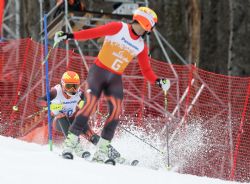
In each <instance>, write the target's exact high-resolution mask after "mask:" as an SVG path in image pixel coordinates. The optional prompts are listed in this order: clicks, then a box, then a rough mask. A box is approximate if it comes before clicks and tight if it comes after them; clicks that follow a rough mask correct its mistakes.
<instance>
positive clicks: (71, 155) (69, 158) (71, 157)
mask: <svg viewBox="0 0 250 184" xmlns="http://www.w3.org/2000/svg"><path fill="white" fill-rule="evenodd" d="M62 157H63V158H64V159H68V160H73V159H74V156H73V154H72V153H63V154H62Z"/></svg>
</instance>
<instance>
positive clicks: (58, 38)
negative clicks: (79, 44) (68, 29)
mask: <svg viewBox="0 0 250 184" xmlns="http://www.w3.org/2000/svg"><path fill="white" fill-rule="evenodd" d="M72 38H74V35H73V34H71V33H65V32H63V31H58V32H56V34H55V36H54V42H55V43H59V42H61V41H63V40H67V39H72Z"/></svg>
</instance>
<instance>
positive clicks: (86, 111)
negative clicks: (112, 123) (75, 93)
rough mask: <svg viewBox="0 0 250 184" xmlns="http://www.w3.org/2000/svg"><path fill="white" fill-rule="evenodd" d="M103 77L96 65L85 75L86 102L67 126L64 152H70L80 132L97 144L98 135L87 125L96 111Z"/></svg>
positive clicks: (77, 140) (75, 144) (76, 142)
mask: <svg viewBox="0 0 250 184" xmlns="http://www.w3.org/2000/svg"><path fill="white" fill-rule="evenodd" d="M103 80H104V79H103V77H102V75H101V73H100V72H99V71H98V70H97V68H96V67H92V68H91V69H90V71H89V75H88V77H87V85H86V89H85V98H86V102H85V104H84V106H83V108H82V109H81V110H79V111H78V112H77V114H76V117H75V119H74V121H73V123H72V125H71V126H70V128H69V134H68V136H67V139H66V140H65V142H64V148H65V149H64V152H72V150H73V149H74V148H75V147H76V146H77V145H78V143H79V139H78V136H79V135H80V134H84V135H85V137H86V138H87V139H88V140H90V141H91V142H92V143H93V144H97V142H98V140H99V137H98V136H97V135H96V134H95V133H94V132H93V131H92V130H91V128H90V127H89V125H88V120H89V117H90V115H91V114H92V113H93V112H95V111H96V105H97V101H98V99H99V98H100V96H101V93H102V86H103Z"/></svg>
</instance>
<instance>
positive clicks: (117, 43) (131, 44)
mask: <svg viewBox="0 0 250 184" xmlns="http://www.w3.org/2000/svg"><path fill="white" fill-rule="evenodd" d="M156 22H157V15H156V14H155V12H154V11H153V10H151V9H150V8H147V7H140V8H138V9H137V10H136V11H135V12H134V14H133V22H132V23H131V24H127V23H123V22H111V23H108V24H106V25H103V26H100V27H96V28H91V29H87V30H82V31H78V32H74V33H73V34H71V33H65V32H62V31H59V32H57V33H56V34H55V37H54V39H55V41H56V42H59V41H62V40H67V39H76V40H87V39H94V38H98V37H103V36H105V40H104V43H103V46H102V48H101V50H100V52H99V54H98V56H97V58H96V60H95V63H94V64H93V65H92V66H91V68H90V70H89V73H88V77H87V79H86V81H87V85H86V89H85V91H84V92H85V95H84V96H85V98H86V103H85V104H84V107H83V108H82V109H81V110H79V111H78V113H77V115H76V118H75V120H74V122H73V124H72V125H71V127H70V129H69V134H68V136H67V139H66V140H65V142H64V150H63V155H64V156H65V157H66V158H67V157H68V158H72V151H73V148H74V147H75V145H76V144H77V143H78V141H77V140H78V136H79V135H80V134H81V133H82V132H83V133H84V134H85V135H87V137H88V139H89V140H90V141H91V142H92V143H94V144H96V145H97V150H96V152H95V154H94V156H93V160H94V161H97V162H106V161H107V160H110V159H111V160H115V159H116V157H117V155H118V156H120V154H119V153H118V152H117V151H116V150H115V149H114V148H113V147H112V146H111V140H112V138H113V136H114V133H115V130H116V127H117V125H118V121H119V115H120V112H121V104H122V100H123V84H122V76H121V75H122V73H123V72H124V70H125V68H126V67H127V65H128V64H129V63H130V61H132V59H133V58H134V57H136V56H137V58H138V62H139V66H140V69H141V71H142V73H143V75H144V76H145V77H146V79H148V80H149V81H150V82H151V83H152V84H157V85H158V86H159V87H161V88H164V86H166V85H168V86H169V80H168V79H160V78H157V77H156V75H155V74H154V72H153V71H152V69H151V66H150V64H149V57H148V48H147V45H146V43H145V42H144V40H143V36H144V35H145V34H147V33H149V32H151V31H152V29H153V28H154V26H155V24H156ZM102 92H103V93H104V95H105V97H106V99H107V103H108V106H109V117H108V118H107V120H106V122H105V124H104V128H103V130H102V133H101V137H100V139H99V137H98V136H96V134H94V133H93V131H92V130H91V129H90V127H89V125H88V120H89V117H90V115H91V114H92V112H93V111H95V106H96V105H97V102H98V99H99V98H100V96H101V93H102Z"/></svg>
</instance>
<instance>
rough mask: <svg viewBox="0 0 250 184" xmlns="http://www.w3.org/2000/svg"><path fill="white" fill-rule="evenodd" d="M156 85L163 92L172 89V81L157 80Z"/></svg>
mask: <svg viewBox="0 0 250 184" xmlns="http://www.w3.org/2000/svg"><path fill="white" fill-rule="evenodd" d="M155 83H156V85H158V86H159V87H160V88H161V89H162V90H163V91H168V90H169V88H170V80H169V79H156V81H155Z"/></svg>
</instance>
